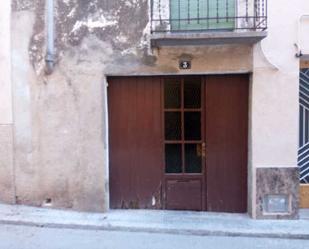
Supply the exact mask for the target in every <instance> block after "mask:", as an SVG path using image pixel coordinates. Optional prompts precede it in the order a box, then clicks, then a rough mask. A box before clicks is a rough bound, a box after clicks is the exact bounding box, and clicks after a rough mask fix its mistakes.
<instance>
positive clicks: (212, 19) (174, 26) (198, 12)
mask: <svg viewBox="0 0 309 249" xmlns="http://www.w3.org/2000/svg"><path fill="white" fill-rule="evenodd" d="M266 29H267V0H151V32H152V33H155V32H189V31H195V32H203V31H234V30H251V31H263V30H266Z"/></svg>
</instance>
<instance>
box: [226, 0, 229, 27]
mask: <svg viewBox="0 0 309 249" xmlns="http://www.w3.org/2000/svg"><path fill="white" fill-rule="evenodd" d="M225 8H226V10H225V12H226V22H228V21H229V0H225Z"/></svg>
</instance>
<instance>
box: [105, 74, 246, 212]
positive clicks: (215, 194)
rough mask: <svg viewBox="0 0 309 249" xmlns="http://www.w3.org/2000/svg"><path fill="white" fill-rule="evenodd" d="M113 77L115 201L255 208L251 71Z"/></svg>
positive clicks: (118, 203) (181, 207)
mask: <svg viewBox="0 0 309 249" xmlns="http://www.w3.org/2000/svg"><path fill="white" fill-rule="evenodd" d="M108 81H109V90H108V99H109V130H110V131H109V134H110V135H109V136H110V137H109V141H110V155H109V156H110V203H111V208H131V209H135V208H140V209H171V210H199V211H200V210H205V211H206V210H207V211H217V212H246V211H247V148H248V146H247V140H248V135H247V134H248V85H249V78H248V75H224V76H177V77H176V76H175V77H174V76H173V77H113V78H109V79H108Z"/></svg>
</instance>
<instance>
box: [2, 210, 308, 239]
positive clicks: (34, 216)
mask: <svg viewBox="0 0 309 249" xmlns="http://www.w3.org/2000/svg"><path fill="white" fill-rule="evenodd" d="M301 217H303V218H301V219H300V220H253V219H251V218H250V217H249V216H248V215H246V214H226V213H208V212H187V211H162V210H112V211H109V212H108V213H82V212H74V211H66V210H54V209H45V208H33V207H27V206H11V205H0V223H2V224H14V225H27V226H38V227H49V228H70V229H87V230H105V231H106V230H107V231H116V230H117V231H129V232H149V233H169V234H186V235H199V236H207V235H212V236H242V237H259V238H285V239H287V238H290V239H309V210H302V211H301Z"/></svg>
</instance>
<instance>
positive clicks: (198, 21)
mask: <svg viewBox="0 0 309 249" xmlns="http://www.w3.org/2000/svg"><path fill="white" fill-rule="evenodd" d="M197 23H198V24H199V23H200V0H197Z"/></svg>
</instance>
